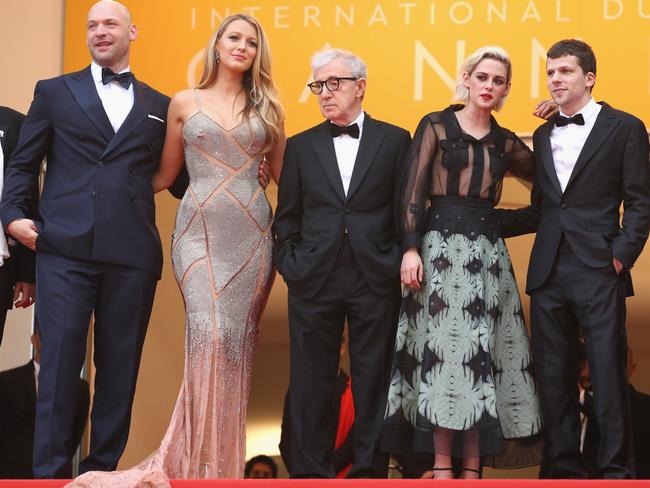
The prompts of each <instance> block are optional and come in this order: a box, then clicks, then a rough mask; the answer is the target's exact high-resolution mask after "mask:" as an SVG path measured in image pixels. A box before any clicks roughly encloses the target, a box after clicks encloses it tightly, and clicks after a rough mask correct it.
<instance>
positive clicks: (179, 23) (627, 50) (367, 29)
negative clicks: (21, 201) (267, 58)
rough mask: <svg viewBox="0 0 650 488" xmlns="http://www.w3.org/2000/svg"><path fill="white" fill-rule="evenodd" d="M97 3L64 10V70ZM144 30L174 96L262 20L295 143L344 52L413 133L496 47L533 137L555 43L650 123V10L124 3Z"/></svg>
mask: <svg viewBox="0 0 650 488" xmlns="http://www.w3.org/2000/svg"><path fill="white" fill-rule="evenodd" d="M93 3H94V2H93V1H92V0H74V1H68V2H67V5H66V29H65V54H64V62H65V71H71V70H76V69H80V68H82V67H84V66H86V65H87V64H88V62H89V56H88V52H87V49H86V47H85V40H84V39H85V18H86V14H87V11H88V8H89V7H90V6H91V5H92V4H93ZM124 3H125V4H126V5H127V6H128V7H129V8H130V9H131V11H132V14H133V19H134V22H135V23H136V25H137V26H138V28H139V39H138V40H137V42H136V43H135V45H134V46H133V57H132V69H133V71H134V72H135V73H136V76H137V77H138V78H139V79H141V80H143V81H146V82H147V83H149V84H150V85H152V86H153V87H154V88H157V89H159V90H160V91H162V92H164V93H167V94H170V95H171V94H173V93H174V92H176V91H178V90H180V89H183V88H186V87H188V86H191V85H192V84H193V83H194V80H195V79H196V77H197V76H198V73H199V72H200V61H199V59H200V53H201V52H202V50H203V48H204V47H205V45H206V43H207V40H208V37H209V36H210V33H211V32H212V31H213V30H214V29H215V28H216V26H217V25H218V24H219V22H220V20H221V19H222V18H223V17H224V16H225V15H227V14H228V13H235V12H248V13H252V14H253V15H255V16H256V17H257V18H259V19H260V21H261V23H262V25H263V26H264V28H265V30H266V32H267V34H268V37H269V39H270V44H271V48H272V53H273V74H274V78H275V80H276V82H277V84H278V87H279V90H280V94H281V97H282V101H283V102H284V104H285V106H286V110H287V121H286V125H287V132H288V134H293V133H295V132H298V131H299V130H302V129H304V128H306V127H308V126H310V125H312V124H314V123H316V122H318V121H319V120H320V115H319V113H318V109H317V107H316V105H315V104H314V103H313V101H311V100H310V98H311V95H309V93H308V92H307V91H306V89H305V84H306V83H307V82H308V81H309V77H310V70H309V61H310V57H311V54H312V53H314V52H315V51H317V50H319V49H321V48H323V47H324V46H327V45H329V46H333V47H344V48H347V49H349V50H352V51H354V52H356V53H357V54H359V55H360V56H361V57H362V58H364V59H365V61H366V62H367V64H368V68H369V70H368V71H369V82H368V86H369V88H368V95H367V98H366V102H365V107H366V110H368V111H369V112H370V113H371V114H373V115H374V116H375V117H376V118H380V119H384V120H387V121H390V122H393V123H396V124H398V125H401V126H403V127H406V128H408V129H410V130H413V129H414V127H415V126H416V124H417V122H418V120H419V118H420V117H421V116H422V115H423V114H425V113H427V112H430V111H431V110H434V109H438V108H440V107H444V106H446V104H447V103H448V102H449V100H450V97H451V94H452V85H453V80H454V78H455V74H456V71H457V68H458V65H459V62H460V61H461V60H462V59H463V58H464V57H465V56H466V55H467V54H469V53H471V52H472V51H473V50H475V49H476V48H478V47H480V46H483V45H486V44H494V45H499V46H502V47H504V48H505V49H506V50H508V52H509V53H510V54H511V56H512V59H513V64H514V80H513V88H512V91H511V96H510V100H509V102H508V103H507V104H506V106H505V108H504V109H503V113H502V115H501V116H500V117H499V119H500V122H501V123H502V124H503V125H505V126H507V127H509V128H511V129H513V130H515V131H517V132H532V131H533V130H534V128H535V127H536V126H537V125H538V124H539V122H538V121H537V120H536V119H535V118H534V117H532V116H531V115H530V112H531V110H532V106H533V105H534V103H535V102H536V101H537V100H538V99H539V98H540V97H544V96H546V87H545V84H544V83H545V82H544V55H545V52H546V50H547V49H548V47H549V46H550V45H551V44H552V43H553V42H554V41H556V40H559V39H562V38H566V37H580V38H582V39H584V40H586V41H587V42H588V43H590V44H591V45H592V46H593V47H594V50H595V51H596V55H597V57H598V61H599V66H598V69H599V73H598V81H597V84H596V90H595V92H594V94H595V97H596V98H597V99H598V100H601V99H605V100H607V101H608V102H609V103H610V104H612V105H614V106H616V107H619V108H621V109H624V110H627V111H630V112H632V113H634V114H635V115H637V116H639V117H641V118H643V119H644V120H645V122H646V124H647V123H648V122H650V111H649V110H648V108H650V103H649V98H648V95H649V94H650V34H649V32H650V31H649V29H648V27H649V26H650V0H472V1H455V0H426V1H424V0H422V1H407V0H245V1H239V0H232V1H214V0H212V1H211V0H191V1H177V0H125V2H124Z"/></svg>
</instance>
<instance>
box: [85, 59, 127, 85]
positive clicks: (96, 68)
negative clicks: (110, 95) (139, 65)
mask: <svg viewBox="0 0 650 488" xmlns="http://www.w3.org/2000/svg"><path fill="white" fill-rule="evenodd" d="M127 71H131V66H127V67H126V68H124V69H123V70H122V71H120V73H126V72H127ZM90 72H91V73H92V75H93V81H94V82H95V83H101V82H102V67H101V66H100V65H98V64H97V63H96V62H95V61H93V62H92V63H90ZM117 74H119V73H117Z"/></svg>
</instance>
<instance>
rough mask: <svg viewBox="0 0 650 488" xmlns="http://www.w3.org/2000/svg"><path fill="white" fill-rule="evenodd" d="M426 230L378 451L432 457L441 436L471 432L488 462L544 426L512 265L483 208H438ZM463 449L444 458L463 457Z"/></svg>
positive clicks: (403, 316) (441, 202)
mask: <svg viewBox="0 0 650 488" xmlns="http://www.w3.org/2000/svg"><path fill="white" fill-rule="evenodd" d="M428 220H429V225H428V229H429V230H428V231H427V232H426V234H425V235H424V237H423V240H422V245H421V256H422V262H423V265H424V279H423V282H422V284H421V287H420V289H419V290H418V291H411V290H409V289H405V291H404V295H403V298H402V306H401V310H400V318H399V324H398V330H397V336H396V342H395V356H394V361H393V369H392V377H391V383H390V387H389V394H388V401H387V407H386V414H385V421H384V427H383V432H382V449H383V450H384V451H388V452H438V451H437V449H436V446H435V445H434V444H435V441H434V438H435V436H434V435H433V432H434V430H435V429H436V427H442V428H445V429H450V430H452V431H457V432H461V431H462V432H468V431H476V432H477V433H478V436H475V437H474V438H475V439H477V440H478V443H479V452H480V455H481V456H486V455H493V454H495V453H498V452H501V451H502V450H503V449H504V442H503V441H504V439H517V438H527V437H530V436H534V435H535V434H537V433H539V431H540V429H541V424H542V422H541V417H540V412H539V407H538V400H537V391H536V386H535V381H534V378H533V372H532V357H531V353H530V347H529V341H528V335H527V332H526V329H525V326H524V318H523V313H522V308H521V302H520V298H519V291H518V289H517V283H516V281H515V276H514V273H513V269H512V263H511V262H510V256H509V254H508V250H507V248H506V245H505V242H504V240H503V239H502V238H501V237H500V235H499V232H498V223H497V222H496V217H495V212H494V210H493V208H492V206H491V205H490V204H489V203H487V202H485V201H483V200H479V199H470V198H451V197H446V198H440V199H435V200H434V203H433V205H432V207H431V209H430V215H429V219H428ZM462 439H463V435H455V436H454V441H453V446H452V452H451V453H446V454H452V455H454V456H460V457H462V456H463V452H464V449H463V440H462ZM531 463H532V462H531V461H530V460H528V461H524V462H523V463H519V464H531ZM510 464H517V463H510Z"/></svg>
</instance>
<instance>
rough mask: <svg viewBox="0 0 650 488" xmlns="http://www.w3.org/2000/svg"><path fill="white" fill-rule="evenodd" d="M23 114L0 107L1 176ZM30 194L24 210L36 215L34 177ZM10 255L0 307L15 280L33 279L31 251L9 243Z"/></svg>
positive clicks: (1, 275) (1, 274) (0, 277)
mask: <svg viewBox="0 0 650 488" xmlns="http://www.w3.org/2000/svg"><path fill="white" fill-rule="evenodd" d="M24 119H25V116H24V115H23V114H21V113H20V112H16V111H15V110H13V109H11V108H9V107H0V145H1V146H2V153H3V157H4V165H3V166H4V168H3V169H4V171H3V176H4V175H5V174H6V173H7V165H8V162H9V160H10V159H11V155H12V154H13V152H14V149H15V148H16V144H17V143H18V135H19V133H20V127H21V125H22V123H23V120H24ZM32 188H33V191H32V194H33V197H32V200H31V201H30V202H29V206H28V212H27V214H28V215H29V216H30V217H35V216H36V213H35V212H36V208H37V205H38V181H37V180H35V181H34V185H33V187H32ZM9 251H10V254H11V256H10V258H9V259H7V260H6V261H5V264H4V265H3V267H2V269H1V270H0V308H6V309H10V308H11V307H12V298H13V288H14V285H15V284H16V282H18V281H23V282H25V283H34V271H35V267H34V262H35V260H34V253H33V252H32V251H31V250H30V249H27V248H26V247H25V246H23V245H22V244H20V243H17V244H16V245H15V246H11V247H10V249H9Z"/></svg>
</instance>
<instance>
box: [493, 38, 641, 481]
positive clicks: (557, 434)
mask: <svg viewBox="0 0 650 488" xmlns="http://www.w3.org/2000/svg"><path fill="white" fill-rule="evenodd" d="M546 74H547V86H548V89H549V91H550V93H551V96H552V97H553V100H554V101H555V102H556V103H557V104H558V105H559V107H560V114H559V115H558V116H557V117H556V118H554V119H551V120H550V121H548V122H547V123H545V124H543V125H542V126H540V127H539V128H538V129H537V130H536V131H535V134H534V135H533V144H534V150H535V162H536V164H535V174H534V182H533V190H532V195H531V206H530V207H527V208H525V209H519V210H510V211H508V210H504V211H501V215H500V217H501V222H502V226H503V232H504V235H505V236H510V235H518V234H522V233H526V232H533V231H535V230H537V236H536V239H535V244H534V246H533V249H532V252H531V257H530V265H529V268H528V278H527V283H526V290H527V292H528V293H529V294H530V296H531V326H532V345H533V354H534V358H535V367H536V373H537V379H538V382H539V387H540V400H541V406H542V412H543V415H544V424H545V428H546V443H547V455H548V465H547V471H546V473H545V474H546V475H547V476H548V477H550V478H586V477H587V471H586V469H585V466H584V464H583V462H582V459H581V455H580V445H579V440H580V421H579V405H578V389H577V385H576V381H575V378H576V377H577V374H578V357H577V350H578V331H580V333H581V334H582V336H583V337H584V340H585V351H586V356H587V361H588V363H589V370H590V371H591V377H592V383H593V391H594V398H593V399H594V412H595V417H596V419H595V420H596V421H597V422H598V426H599V428H600V431H601V435H602V437H601V444H600V449H599V453H598V468H599V471H600V476H601V477H603V478H614V479H616V478H620V479H625V478H633V477H634V466H633V465H632V464H633V463H630V462H629V460H630V459H632V456H630V455H629V454H630V452H629V449H630V446H631V444H632V443H631V432H630V418H629V401H628V400H629V395H628V383H627V376H626V358H627V354H626V350H627V340H626V332H625V297H626V295H629V294H631V293H632V286H631V279H630V269H631V268H632V266H633V265H634V262H635V261H636V259H637V258H638V256H639V254H641V251H642V250H643V246H644V244H645V242H646V239H647V237H648V229H649V227H650V165H649V162H648V134H647V131H646V128H645V126H644V125H643V122H641V121H640V120H639V119H637V118H636V117H634V116H632V115H630V114H627V113H625V112H622V111H620V110H616V109H614V108H612V107H611V106H609V105H608V104H606V103H604V102H601V103H596V102H595V101H594V100H593V98H592V97H591V91H592V88H593V87H594V84H595V82H596V58H595V56H594V53H593V51H592V50H591V48H590V47H589V46H588V45H587V44H585V43H584V42H582V41H578V40H573V39H572V40H564V41H560V42H558V43H556V44H554V45H553V46H552V47H551V49H550V50H549V51H548V55H547V63H546ZM621 203H623V206H624V214H623V218H622V220H620V215H619V209H620V206H621Z"/></svg>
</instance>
